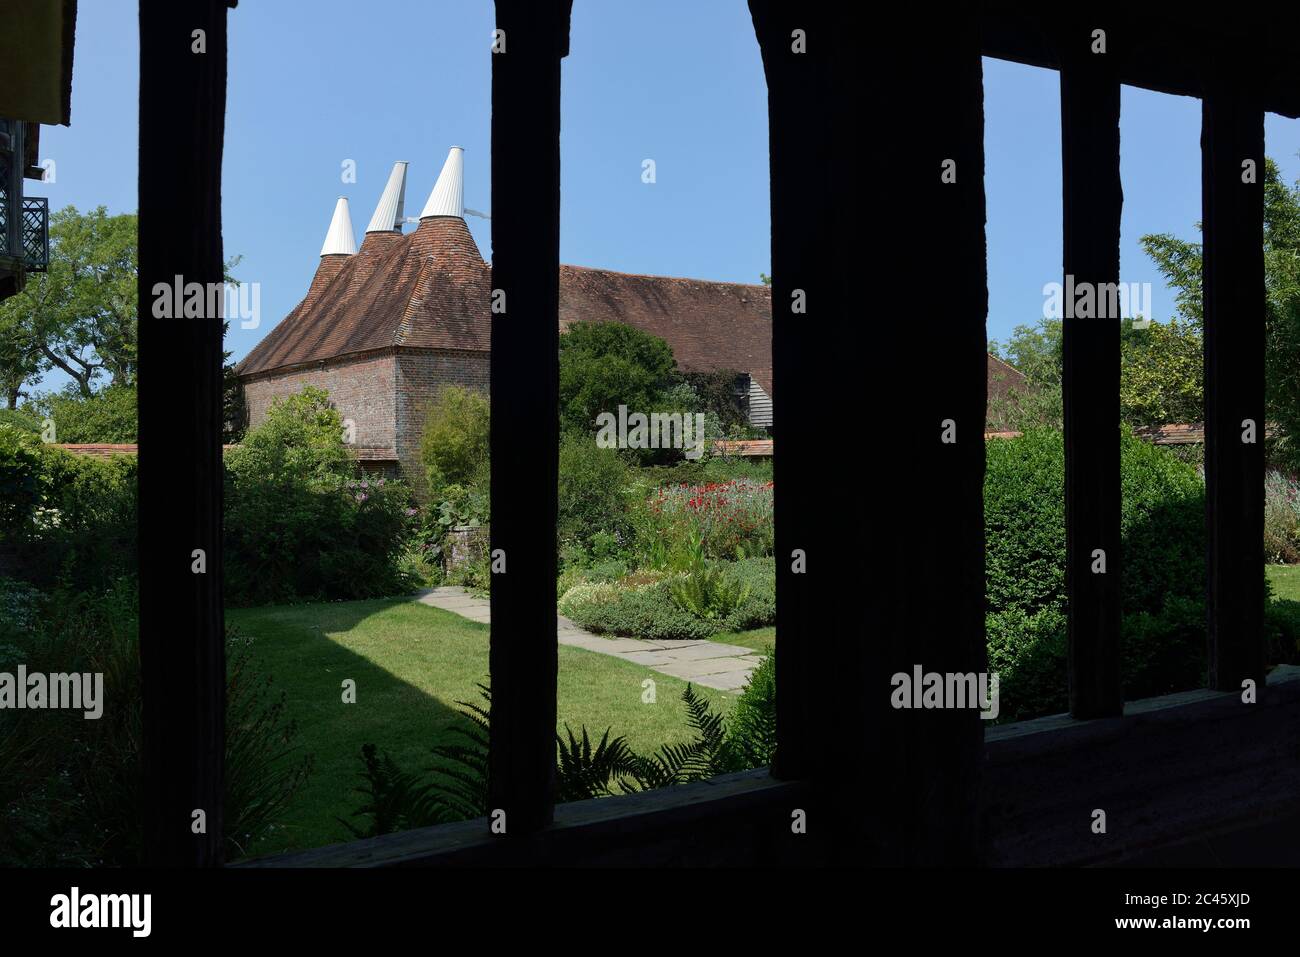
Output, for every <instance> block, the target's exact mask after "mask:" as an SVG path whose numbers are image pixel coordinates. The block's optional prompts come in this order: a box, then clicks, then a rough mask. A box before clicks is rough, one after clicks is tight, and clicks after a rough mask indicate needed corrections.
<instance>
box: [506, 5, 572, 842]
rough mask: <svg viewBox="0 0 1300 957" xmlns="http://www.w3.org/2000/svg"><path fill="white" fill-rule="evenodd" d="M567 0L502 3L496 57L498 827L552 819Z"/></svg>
mask: <svg viewBox="0 0 1300 957" xmlns="http://www.w3.org/2000/svg"><path fill="white" fill-rule="evenodd" d="M570 5H571V2H570V0H552V2H538V0H497V5H496V13H497V29H498V31H501V32H500V33H498V35H497V46H496V48H495V52H493V53H492V214H493V215H492V287H493V315H492V358H491V374H492V387H491V402H492V426H491V455H492V472H493V476H492V532H491V535H492V541H491V557H492V562H493V574H492V638H491V651H490V669H491V676H492V735H491V746H490V749H489V761H488V778H489V802H490V806H491V809H492V811H493V813H494V815H495V814H496V812H504V814H505V820H504V826H505V833H506V834H507V835H521V834H528V833H531V832H533V831H536V830H537V829H538V828H541V827H543V826H545V825H547V824H549V823H550V821H551V819H552V815H553V812H554V802H555V721H556V703H555V702H556V675H557V670H558V665H559V658H558V648H557V636H556V612H555V579H556V575H557V573H558V570H557V559H556V539H555V528H556V522H557V519H558V506H557V502H556V491H555V490H556V488H557V486H558V482H559V398H558V396H559V278H560V60H561V58H562V57H563V56H564V55H565V54H566V53H567V51H568V34H569V9H570ZM492 823H493V824H494V825H495V826H497V827H498V828H499V827H500V826H501V824H502V821H501V820H500V818H499V816H497V818H496V819H495V820H493V821H492Z"/></svg>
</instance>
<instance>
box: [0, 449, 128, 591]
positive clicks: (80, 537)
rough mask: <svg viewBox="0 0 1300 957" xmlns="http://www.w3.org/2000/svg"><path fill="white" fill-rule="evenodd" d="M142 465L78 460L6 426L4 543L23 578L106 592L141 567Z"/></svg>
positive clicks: (1, 453) (0, 513)
mask: <svg viewBox="0 0 1300 957" xmlns="http://www.w3.org/2000/svg"><path fill="white" fill-rule="evenodd" d="M135 477H136V461H135V458H134V457H132V456H115V457H113V458H111V459H108V460H107V461H102V460H98V459H92V458H88V457H86V456H81V455H73V454H71V453H69V452H66V451H64V450H63V449H59V448H55V447H53V446H50V445H45V444H44V443H42V442H41V441H40V439H39V438H37V437H36V436H33V435H31V434H29V433H26V432H19V431H18V430H17V429H14V428H12V427H10V426H5V425H0V545H4V546H5V547H6V548H7V549H10V550H12V552H13V557H14V560H15V561H16V564H17V567H18V569H20V570H21V572H22V574H23V576H24V577H25V578H27V579H29V580H30V581H32V582H34V583H36V584H38V585H41V586H43V587H44V586H51V585H53V584H54V583H55V581H56V580H57V579H62V580H63V581H65V582H67V583H68V584H70V585H72V586H74V587H82V588H88V589H89V588H98V587H104V586H106V585H107V584H108V583H110V582H111V581H113V580H114V579H115V578H117V577H118V576H120V575H122V574H126V573H129V572H133V571H134V569H135V565H136V482H135Z"/></svg>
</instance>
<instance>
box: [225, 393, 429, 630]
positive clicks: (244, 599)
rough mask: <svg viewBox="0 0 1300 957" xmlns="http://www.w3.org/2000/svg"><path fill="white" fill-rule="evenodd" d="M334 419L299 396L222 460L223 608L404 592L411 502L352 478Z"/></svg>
mask: <svg viewBox="0 0 1300 957" xmlns="http://www.w3.org/2000/svg"><path fill="white" fill-rule="evenodd" d="M342 435H343V432H342V422H341V420H340V419H339V415H338V412H337V411H336V410H334V409H333V408H331V407H330V406H329V404H328V397H327V395H326V393H325V392H324V391H322V390H319V389H312V388H308V389H304V390H303V392H302V393H301V394H299V395H295V396H291V397H289V399H287V400H283V401H277V402H276V403H275V404H274V405H273V406H272V408H271V410H270V412H269V413H268V415H267V418H266V421H265V422H264V423H263V424H262V425H260V426H258V428H256V429H253V430H251V431H250V432H249V433H248V435H247V436H246V437H245V440H244V442H243V443H242V444H241V445H239V446H237V447H236V448H234V449H231V450H230V452H229V453H228V454H227V455H226V457H225V465H226V489H225V496H226V514H225V543H226V599H227V601H228V602H230V603H231V604H235V605H239V604H246V605H247V604H266V603H275V602H286V601H292V600H302V599H354V598H373V597H378V596H383V595H393V594H398V593H401V592H403V591H406V590H408V588H409V587H410V584H411V583H410V582H409V581H408V580H406V579H405V578H404V577H403V574H402V570H403V567H409V563H408V564H407V565H406V566H404V565H403V563H402V560H401V559H402V556H403V554H404V552H405V550H406V544H407V540H408V537H409V535H410V529H409V527H408V526H409V523H410V520H411V517H412V510H411V509H409V508H408V504H409V493H408V491H407V489H406V487H405V486H404V485H403V484H402V483H400V482H393V481H388V480H386V479H384V478H382V477H381V478H367V477H361V478H357V477H356V465H355V464H354V463H353V461H352V459H351V457H350V456H349V455H348V452H347V449H346V447H345V446H344V445H343V439H342Z"/></svg>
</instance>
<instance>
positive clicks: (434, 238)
mask: <svg viewBox="0 0 1300 957" xmlns="http://www.w3.org/2000/svg"><path fill="white" fill-rule="evenodd" d="M490 296H491V269H490V268H489V267H488V265H487V264H486V263H485V262H484V261H483V259H482V258H481V257H480V255H479V252H478V247H477V246H476V245H475V244H474V239H473V237H472V236H471V235H470V232H469V229H468V228H467V227H466V225H465V221H464V220H463V219H460V218H457V217H453V216H445V217H444V216H440V217H436V218H430V219H424V220H421V222H420V227H419V229H417V230H416V231H415V232H413V233H409V234H407V235H404V236H403V235H400V234H398V233H395V232H394V233H367V234H366V238H365V241H364V242H363V243H362V245H361V251H360V252H359V253H357V254H356V255H355V256H350V257H347V258H346V259H344V258H342V257H337V258H334V257H325V258H324V259H323V260H322V263H321V266H320V270H319V271H318V275H317V279H316V280H315V281H314V282H313V284H312V289H311V291H310V293H309V295H308V296H307V297H306V298H305V299H304V300H303V301H302V302H301V303H299V304H298V305H297V306H296V307H295V308H294V310H293V311H292V312H290V313H289V315H288V316H286V317H285V318H284V320H282V321H281V322H280V324H279V325H277V326H276V327H275V328H274V329H272V330H271V332H270V333H268V334H267V336H266V337H265V338H264V339H263V340H262V341H261V342H260V343H258V344H257V346H255V347H254V348H253V350H252V351H251V352H250V353H249V354H248V356H247V357H246V358H245V359H244V360H243V361H242V362H241V363H240V364H239V370H238V371H239V373H240V374H241V375H255V374H258V373H264V372H270V371H273V370H276V369H283V368H289V367H293V366H298V365H303V364H306V363H311V362H317V361H323V360H327V359H333V358H335V357H338V356H344V355H351V354H356V353H363V352H371V351H375V350H380V349H389V348H392V347H394V346H407V347H412V348H436V349H456V350H464V351H471V352H486V351H488V349H489V348H490V345H491V324H490V311H489V304H490ZM770 303H771V294H770V292H769V291H768V289H767V288H766V287H765V286H757V285H753V286H751V285H743V284H740V283H725V282H708V281H706V280H701V279H676V278H672V277H668V276H638V275H631V274H629V273H621V272H613V271H610V270H606V269H587V268H584V267H581V266H561V267H560V326H561V328H565V327H567V326H568V324H569V323H571V322H574V321H577V320H580V319H582V320H588V321H592V322H625V323H627V324H628V325H632V326H635V327H637V328H639V329H643V330H645V331H646V332H650V333H652V334H654V335H657V336H660V337H662V338H663V339H665V340H667V342H668V344H669V345H670V346H671V347H672V349H673V354H674V355H675V356H676V358H677V362H678V365H679V367H680V368H682V369H683V370H685V371H689V372H709V371H714V370H718V369H734V370H735V371H737V372H748V373H750V374H751V375H752V376H753V377H754V378H755V379H757V380H758V382H759V383H760V384H761V385H762V387H763V389H764V390H765V391H766V392H767V393H768V394H769V395H771V393H772V343H771V340H772V333H771V329H772V321H771V306H770Z"/></svg>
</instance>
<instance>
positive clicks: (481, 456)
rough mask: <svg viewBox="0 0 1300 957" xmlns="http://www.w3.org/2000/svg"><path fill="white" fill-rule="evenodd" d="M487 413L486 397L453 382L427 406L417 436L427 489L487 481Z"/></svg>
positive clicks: (488, 420)
mask: <svg viewBox="0 0 1300 957" xmlns="http://www.w3.org/2000/svg"><path fill="white" fill-rule="evenodd" d="M489 414H490V413H489V407H488V400H487V399H486V398H485V397H483V396H482V395H480V394H479V393H477V392H474V391H472V390H470V389H465V388H462V387H460V386H454V385H453V386H447V388H445V389H443V390H442V394H441V395H439V396H438V399H437V401H436V402H434V403H433V404H432V405H431V406H429V413H428V416H427V417H426V419H425V423H424V434H423V436H422V438H421V440H420V459H421V461H422V462H423V463H424V469H425V479H426V481H427V482H428V484H429V491H431V492H435V491H437V490H438V489H441V488H443V487H444V486H447V485H460V486H471V485H480V484H486V482H487V478H488V436H489V422H490V418H489Z"/></svg>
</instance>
